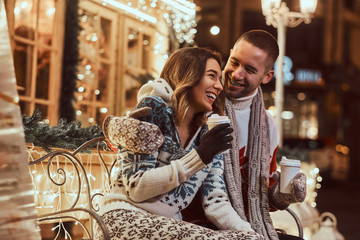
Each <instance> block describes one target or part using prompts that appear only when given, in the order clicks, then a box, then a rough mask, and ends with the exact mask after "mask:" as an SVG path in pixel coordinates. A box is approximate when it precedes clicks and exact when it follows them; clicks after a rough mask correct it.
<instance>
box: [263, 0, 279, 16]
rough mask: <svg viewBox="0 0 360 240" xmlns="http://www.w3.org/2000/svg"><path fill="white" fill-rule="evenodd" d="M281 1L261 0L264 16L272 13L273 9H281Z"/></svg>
mask: <svg viewBox="0 0 360 240" xmlns="http://www.w3.org/2000/svg"><path fill="white" fill-rule="evenodd" d="M280 3H281V0H261V7H262V12H263V15H264V16H267V15H269V14H270V13H271V9H273V8H279V7H280Z"/></svg>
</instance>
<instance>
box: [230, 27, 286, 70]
mask: <svg viewBox="0 0 360 240" xmlns="http://www.w3.org/2000/svg"><path fill="white" fill-rule="evenodd" d="M241 40H244V41H247V42H249V43H251V44H252V45H254V46H255V47H258V48H260V49H262V50H264V51H266V52H267V53H268V58H269V59H270V60H271V62H270V63H271V67H272V66H273V65H274V63H275V61H276V59H277V57H278V56H279V46H278V44H277V40H276V38H275V37H274V36H273V35H271V34H270V33H268V32H267V31H264V30H258V29H256V30H251V31H248V32H246V33H244V34H242V35H241V36H240V37H239V38H238V40H237V41H236V43H235V45H236V44H237V43H238V42H240V41H241Z"/></svg>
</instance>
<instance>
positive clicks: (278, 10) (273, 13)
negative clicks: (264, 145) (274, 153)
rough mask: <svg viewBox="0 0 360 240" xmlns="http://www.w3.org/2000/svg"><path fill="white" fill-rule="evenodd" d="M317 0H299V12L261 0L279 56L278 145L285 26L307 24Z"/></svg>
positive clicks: (279, 0)
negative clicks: (275, 35)
mask: <svg viewBox="0 0 360 240" xmlns="http://www.w3.org/2000/svg"><path fill="white" fill-rule="evenodd" d="M316 5H317V0H300V11H301V12H290V10H289V8H288V7H287V6H286V3H285V2H282V1H281V0H261V6H262V12H263V14H264V16H265V19H266V24H267V25H269V26H270V25H272V26H274V27H275V28H277V33H278V34H277V41H278V45H279V57H278V59H277V66H276V85H275V107H276V118H275V120H276V124H277V127H278V130H279V134H280V147H281V146H282V141H283V131H282V120H281V113H282V110H283V103H284V83H283V71H282V69H283V58H284V56H285V40H286V37H285V33H286V27H296V26H298V25H299V24H300V23H302V22H304V23H306V24H309V23H310V22H311V18H312V16H313V14H314V12H315V9H316Z"/></svg>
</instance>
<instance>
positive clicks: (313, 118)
mask: <svg viewBox="0 0 360 240" xmlns="http://www.w3.org/2000/svg"><path fill="white" fill-rule="evenodd" d="M274 95H275V94H271V93H266V92H265V93H264V102H265V106H266V107H267V109H268V111H269V112H270V113H271V114H272V115H273V116H275V114H277V113H276V109H275V106H274ZM318 112H319V110H318V102H316V101H315V100H311V99H310V95H309V94H306V93H304V92H299V93H296V94H290V93H289V94H286V95H285V101H284V109H283V112H282V113H281V118H282V124H283V136H284V138H290V139H293V138H297V139H312V140H316V139H318V128H319V124H318Z"/></svg>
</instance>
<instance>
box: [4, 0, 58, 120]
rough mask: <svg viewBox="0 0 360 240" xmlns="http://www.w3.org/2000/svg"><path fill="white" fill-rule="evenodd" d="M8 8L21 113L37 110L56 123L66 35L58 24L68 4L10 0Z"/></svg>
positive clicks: (7, 3)
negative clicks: (62, 44)
mask: <svg viewBox="0 0 360 240" xmlns="http://www.w3.org/2000/svg"><path fill="white" fill-rule="evenodd" d="M5 6H6V11H7V16H8V25H9V33H10V36H11V43H12V50H13V58H14V67H15V76H16V81H17V89H18V93H19V97H20V106H21V112H22V114H25V115H31V114H32V113H33V111H34V110H35V109H36V110H39V111H40V112H41V113H42V117H43V118H45V119H49V120H50V121H51V122H52V123H55V122H56V121H57V115H58V114H57V112H56V110H57V104H58V103H57V98H58V93H57V92H58V91H57V89H59V82H60V75H61V74H60V69H61V68H60V67H59V66H61V64H60V63H61V54H62V46H61V45H60V46H59V45H58V44H59V41H58V39H59V38H61V36H62V34H63V32H61V31H59V30H58V29H57V24H56V22H57V21H59V19H61V18H63V17H64V1H57V0H21V1H20V0H7V1H6V2H5ZM57 30H58V31H57ZM55 39H56V40H55Z"/></svg>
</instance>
